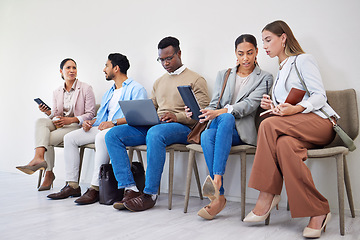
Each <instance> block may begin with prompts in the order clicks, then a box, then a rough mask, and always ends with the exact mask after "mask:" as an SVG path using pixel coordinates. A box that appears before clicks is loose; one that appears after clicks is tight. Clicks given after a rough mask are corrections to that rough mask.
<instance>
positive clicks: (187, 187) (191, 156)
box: [184, 150, 195, 213]
mask: <svg viewBox="0 0 360 240" xmlns="http://www.w3.org/2000/svg"><path fill="white" fill-rule="evenodd" d="M194 162H195V151H194V150H190V151H189V160H188V167H187V173H186V185H185V202H184V213H187V209H188V205H189V197H190V185H191V171H192V168H193V166H194Z"/></svg>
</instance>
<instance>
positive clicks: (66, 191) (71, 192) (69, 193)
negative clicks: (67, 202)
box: [47, 184, 81, 199]
mask: <svg viewBox="0 0 360 240" xmlns="http://www.w3.org/2000/svg"><path fill="white" fill-rule="evenodd" d="M80 196H81V188H80V186H79V187H78V188H76V189H74V188H72V187H70V186H69V185H68V184H66V185H65V187H63V188H62V189H61V190H60V192H58V193H52V194H49V195H48V196H47V197H48V198H51V199H64V198H68V197H80Z"/></svg>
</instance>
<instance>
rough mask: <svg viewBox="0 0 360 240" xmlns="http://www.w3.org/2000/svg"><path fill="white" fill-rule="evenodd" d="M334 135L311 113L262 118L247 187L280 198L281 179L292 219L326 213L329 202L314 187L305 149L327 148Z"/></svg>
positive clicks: (326, 123) (329, 126) (326, 122)
mask: <svg viewBox="0 0 360 240" xmlns="http://www.w3.org/2000/svg"><path fill="white" fill-rule="evenodd" d="M334 136H335V132H334V131H333V129H332V124H331V123H330V121H329V120H328V119H323V118H321V117H319V116H318V115H316V114H314V113H307V114H303V113H298V114H295V115H292V116H284V117H280V116H272V117H269V118H267V119H265V120H264V121H263V122H262V123H261V124H260V127H259V131H258V141H257V150H256V154H255V158H254V164H253V167H252V171H251V175H250V180H249V187H251V188H254V189H257V190H259V191H261V192H267V193H271V194H276V195H279V194H280V193H281V190H282V186H283V180H284V181H285V188H286V192H287V195H288V201H289V206H290V211H291V216H292V217H293V218H297V217H310V216H319V215H323V214H326V213H328V212H329V211H330V208H329V204H328V201H327V200H326V198H325V197H323V196H322V195H321V194H320V193H319V191H318V190H317V189H316V188H315V185H314V182H313V179H312V176H311V172H310V170H309V169H308V167H307V166H306V165H305V163H304V161H305V160H306V159H307V149H308V148H314V147H316V146H324V145H327V144H328V143H330V142H331V141H332V140H333V138H334Z"/></svg>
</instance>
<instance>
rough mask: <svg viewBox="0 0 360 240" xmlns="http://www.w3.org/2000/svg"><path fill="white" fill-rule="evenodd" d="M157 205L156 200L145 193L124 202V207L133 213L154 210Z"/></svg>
mask: <svg viewBox="0 0 360 240" xmlns="http://www.w3.org/2000/svg"><path fill="white" fill-rule="evenodd" d="M155 203H156V199H155V200H153V199H152V197H151V195H149V194H146V193H143V194H141V195H140V196H138V197H136V198H133V199H130V200H128V201H126V202H124V206H125V207H126V208H127V209H128V210H130V211H132V212H138V211H144V210H147V209H149V208H152V207H153V206H154V205H155Z"/></svg>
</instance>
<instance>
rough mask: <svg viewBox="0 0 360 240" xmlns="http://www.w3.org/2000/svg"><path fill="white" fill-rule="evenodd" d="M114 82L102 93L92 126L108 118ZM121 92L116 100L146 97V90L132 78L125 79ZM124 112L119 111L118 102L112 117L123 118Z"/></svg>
mask: <svg viewBox="0 0 360 240" xmlns="http://www.w3.org/2000/svg"><path fill="white" fill-rule="evenodd" d="M115 88H116V87H115V84H114V85H113V86H112V87H111V88H110V89H109V90H108V91H107V92H106V93H105V94H104V96H103V97H102V100H101V106H100V108H99V110H98V112H97V114H96V121H95V123H94V124H93V126H99V125H100V123H102V122H105V121H107V120H108V115H109V109H108V108H109V102H110V100H111V98H112V97H113V95H114V90H115ZM122 88H123V90H122V93H121V96H120V98H119V99H118V101H123V100H135V99H146V98H147V92H146V89H145V88H144V87H143V86H142V85H141V84H140V83H138V82H136V81H134V80H133V79H132V78H128V79H126V81H124V82H123V84H122ZM123 117H124V114H123V112H122V111H121V108H120V104H118V105H117V107H116V112H115V114H114V116H113V118H112V120H114V119H119V118H123Z"/></svg>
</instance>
